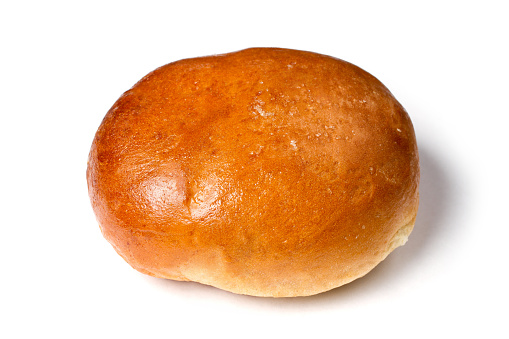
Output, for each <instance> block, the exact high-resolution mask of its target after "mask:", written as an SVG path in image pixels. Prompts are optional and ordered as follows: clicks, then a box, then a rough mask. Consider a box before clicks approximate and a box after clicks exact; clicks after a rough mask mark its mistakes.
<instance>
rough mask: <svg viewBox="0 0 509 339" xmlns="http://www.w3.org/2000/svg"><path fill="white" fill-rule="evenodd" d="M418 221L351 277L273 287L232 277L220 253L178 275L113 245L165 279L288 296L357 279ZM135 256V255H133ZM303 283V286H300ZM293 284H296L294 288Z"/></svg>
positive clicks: (398, 243)
mask: <svg viewBox="0 0 509 339" xmlns="http://www.w3.org/2000/svg"><path fill="white" fill-rule="evenodd" d="M414 224H415V217H414V218H413V219H412V220H411V221H410V222H407V223H405V224H404V225H403V226H402V227H401V228H400V229H399V230H398V231H397V232H396V233H395V234H394V236H393V237H392V238H391V240H390V241H389V243H388V247H387V250H386V251H384V252H383V255H382V256H381V257H380V259H379V260H378V261H377V262H376V263H374V264H372V265H369V266H365V265H364V266H363V268H361V269H359V270H357V271H352V272H351V274H350V275H349V276H348V277H340V278H336V279H333V280H332V279H327V280H325V281H324V280H322V281H316V280H315V279H314V278H315V277H309V280H315V282H316V284H313V283H310V284H307V286H306V287H303V286H302V285H301V284H296V285H294V284H291V283H290V284H285V286H284V287H283V286H273V288H259V287H257V286H254V284H251V283H250V282H246V281H239V280H238V279H235V277H229V276H228V274H226V272H227V270H226V267H225V264H224V261H222V255H221V253H216V254H215V255H213V257H214V258H213V257H211V256H210V255H208V256H207V257H208V258H207V259H206V261H208V262H209V263H210V262H215V265H214V266H215V267H213V268H212V267H208V268H205V269H200V268H199V267H191V266H188V267H181V268H180V272H181V274H179V275H178V276H176V275H174V274H168V273H166V272H164V269H163V270H151V269H147V268H145V267H143V266H140V265H137V264H136V263H135V262H133V260H128V258H127V257H126V256H125V255H123V254H122V253H121V251H119V250H118V249H117V248H116V246H113V247H114V249H115V250H116V251H117V252H118V253H119V254H120V255H121V256H122V257H123V258H124V260H126V261H127V262H128V263H129V264H130V265H131V266H132V267H133V268H134V269H136V270H137V271H139V272H141V273H144V274H147V275H150V276H153V277H157V278H163V279H169V280H177V281H192V282H197V283H200V284H203V285H209V286H213V287H216V288H219V289H222V290H225V291H228V292H232V293H235V294H242V295H249V296H255V297H273V298H285V297H305V296H312V295H316V294H320V293H323V292H327V291H330V290H332V289H335V288H338V287H340V286H343V285H346V284H348V283H350V282H352V281H354V280H356V279H359V278H361V277H363V276H365V275H366V274H368V273H369V272H370V271H371V270H372V269H373V268H375V267H376V266H377V265H378V264H379V263H380V262H382V261H383V260H385V259H386V258H387V256H388V255H389V254H390V253H391V252H392V251H394V250H395V249H396V248H397V247H399V246H403V245H404V244H405V243H406V242H407V240H408V237H409V235H410V233H411V232H412V230H413V228H414ZM131 259H132V258H131ZM299 285H300V286H299ZM292 287H293V288H292Z"/></svg>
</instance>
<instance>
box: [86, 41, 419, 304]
mask: <svg viewBox="0 0 509 339" xmlns="http://www.w3.org/2000/svg"><path fill="white" fill-rule="evenodd" d="M87 180H88V186H89V193H90V198H91V201H92V205H93V208H94V211H95V213H96V216H97V219H98V222H99V224H100V227H101V230H102V232H103V234H104V236H105V238H106V239H107V240H108V241H109V242H110V243H111V244H112V245H113V246H114V248H115V249H116V250H117V252H118V253H119V254H120V255H121V256H122V257H123V258H124V259H125V260H126V261H127V262H128V263H129V264H131V265H132V266H133V267H134V268H136V269H137V270H139V271H141V272H143V273H147V274H150V275H153V276H157V277H164V278H169V279H176V280H192V281H197V282H201V283H204V284H209V285H213V286H216V287H219V288H222V289H225V290H229V291H232V292H235V293H242V294H250V295H259V296H277V297H284V296H297V295H311V294H316V293H320V292H323V291H326V290H329V289H332V288H334V287H337V286H340V285H342V284H344V283H347V282H349V281H351V280H353V279H355V278H358V277H360V276H362V275H364V274H366V273H367V272H368V271H369V270H371V269H372V268H373V267H374V266H376V265H377V264H378V263H379V262H380V261H381V260H383V259H384V258H385V257H386V256H387V255H388V253H389V252H390V251H392V249H394V247H396V246H399V245H401V244H402V242H404V240H405V239H406V236H408V234H409V233H410V231H411V229H412V227H413V222H414V220H415V215H416V213H417V205H418V185H419V160H418V153H417V145H416V141H415V135H414V131H413V127H412V124H411V122H410V119H409V117H408V115H407V113H406V112H405V110H404V109H403V107H402V106H401V105H400V104H399V103H398V102H397V101H396V100H395V98H394V97H393V96H392V95H391V93H390V92H389V91H388V90H387V88H385V87H384V86H383V85H382V84H381V83H380V82H379V81H378V80H377V79H375V78H374V77H373V76H371V75H370V74H368V73H366V72H365V71H363V70H361V69H360V68H358V67H356V66H354V65H352V64H349V63H347V62H344V61H341V60H338V59H335V58H332V57H328V56H324V55H319V54H315V53H310V52H303V51H295V50H287V49H274V48H255V49H247V50H243V51H239V52H235V53H230V54H225V55H218V56H210V57H203V58H195V59H187V60H181V61H178V62H174V63H171V64H168V65H166V66H163V67H161V68H159V69H157V70H155V71H154V72H152V73H150V74H149V75H147V76H146V77H144V78H143V79H142V80H141V81H139V82H138V83H137V84H136V85H135V86H134V87H133V88H132V89H130V90H129V91H127V92H126V93H124V94H123V95H122V96H121V97H120V99H119V100H118V101H117V102H116V103H115V105H114V106H113V107H112V108H111V109H110V111H109V112H108V113H107V115H106V117H105V118H104V120H103V122H102V124H101V126H100V127H99V130H98V131H97V134H96V137H95V139H94V142H93V145H92V149H91V152H90V157H89V163H88V170H87ZM400 229H402V231H399V230H400ZM398 231H399V233H398Z"/></svg>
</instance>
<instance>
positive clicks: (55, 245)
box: [0, 0, 509, 338]
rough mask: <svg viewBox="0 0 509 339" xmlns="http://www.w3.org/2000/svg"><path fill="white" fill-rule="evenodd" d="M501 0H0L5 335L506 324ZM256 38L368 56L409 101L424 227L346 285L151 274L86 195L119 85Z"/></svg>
mask: <svg viewBox="0 0 509 339" xmlns="http://www.w3.org/2000/svg"><path fill="white" fill-rule="evenodd" d="M503 3H504V1H499V2H496V1H475V2H474V1H426V2H415V1H372V2H366V1H345V2H341V1H329V2H325V1H317V0H313V1H276V0H272V1H263V0H260V1H236V2H233V1H232V2H225V1H208V2H205V1H204V2H193V1H178V2H172V1H164V2H163V1H160V2H153V1H139V2H133V1H88V2H77V1H17V2H14V1H12V2H2V5H0V35H1V41H0V48H1V50H2V52H0V58H1V63H0V70H1V73H0V86H1V87H0V95H1V102H0V112H1V120H0V128H1V132H0V138H1V139H0V147H1V158H0V159H1V166H0V171H1V172H0V173H1V176H0V178H1V198H2V201H1V204H0V206H1V219H0V223H1V232H0V237H1V238H0V241H1V244H0V260H1V266H0V269H1V279H0V310H1V312H2V314H1V317H0V322H1V325H0V337H2V338H40V337H43V338H76V337H86V338H92V337H93V338H108V337H109V338H120V337H122V338H155V337H191V338H193V337H196V338H199V337H204V336H211V337H213V338H215V337H217V338H219V337H221V338H233V337H241V338H243V337H248V338H250V337H253V338H272V337H274V338H275V337H276V336H277V337H280V338H290V337H292V338H295V337H297V338H300V337H311V338H320V337H324V336H328V337H338V338H340V337H344V338H368V337H369V338H372V337H384V338H385V337H389V336H390V337H392V338H421V337H422V338H428V337H433V338H452V337H460V336H462V335H470V336H471V337H474V336H475V337H483V338H507V337H508V336H509V331H508V329H507V326H508V325H506V324H504V322H506V321H507V318H508V312H507V305H508V303H509V298H508V291H507V290H508V284H509V281H508V278H507V276H506V271H507V268H508V260H507V259H509V257H508V251H507V248H508V243H507V241H508V240H507V239H508V236H509V230H508V229H509V222H508V219H507V217H506V214H507V209H508V208H509V206H508V205H509V204H508V203H509V198H508V195H507V194H508V191H509V185H508V179H507V178H508V175H507V169H508V167H507V165H508V161H507V159H508V155H509V152H508V151H507V146H508V145H509V138H508V134H509V133H508V130H507V129H508V122H509V121H508V120H509V119H508V114H509V109H508V107H509V106H508V103H507V102H508V99H509V85H508V84H509V82H508V79H509V68H508V60H509V53H508V51H507V46H508V42H509V35H508V33H509V25H508V10H507V8H505V7H504V4H503ZM247 47H286V48H294V49H303V50H309V51H314V52H318V53H322V54H328V55H332V56H335V57H338V58H341V59H344V60H347V61H349V62H352V63H354V64H356V65H358V66H360V67H362V68H364V69H365V70H367V71H368V72H370V73H372V74H373V75H375V76H376V77H378V78H379V79H380V80H381V81H382V82H383V83H384V84H385V85H386V86H387V87H388V88H389V89H390V90H391V91H392V92H393V94H394V95H395V96H396V98H397V99H398V100H399V101H400V102H401V103H402V104H403V106H405V108H406V109H407V111H408V112H409V114H410V116H411V118H412V120H413V123H414V127H415V130H416V134H417V138H418V143H419V148H420V155H421V166H422V168H421V171H422V178H421V205H420V211H419V215H418V219H417V224H416V227H415V230H414V232H413V233H412V235H411V237H410V240H409V242H408V243H407V244H406V245H405V246H404V247H402V248H399V249H397V250H396V251H395V252H394V253H393V254H391V255H390V256H389V258H388V259H387V260H386V261H384V262H383V263H382V264H380V265H379V266H378V267H377V268H375V269H374V270H373V271H372V272H371V273H370V274H368V275H367V276H366V277H364V278H362V279H360V280H357V281H355V282H353V283H351V284H349V285H346V286H344V287H341V288H338V289H336V290H333V291H331V292H327V293H323V294H320V295H317V296H314V297H307V298H294V299H266V298H255V297H247V296H240V295H234V294H232V293H228V292H224V291H221V290H217V289H215V288H212V287H207V286H202V285H199V284H196V283H184V282H173V281H166V280H161V279H155V278H152V277H148V276H144V275H142V274H140V273H138V272H137V271H135V270H133V269H132V268H131V267H130V266H129V265H127V264H126V263H125V262H124V261H123V260H122V259H121V258H120V257H119V256H118V255H117V254H116V253H115V252H114V250H113V249H112V248H111V246H110V245H109V244H108V243H107V242H106V241H105V240H104V239H103V238H102V236H101V233H100V231H99V228H98V226H97V223H96V221H95V217H94V214H93V212H92V209H91V207H90V203H89V200H88V194H87V185H86V178H85V171H86V163H87V156H88V151H89V148H90V145H91V143H92V139H93V137H94V133H95V131H96V129H97V127H98V126H99V124H100V122H101V120H102V118H103V116H104V114H105V113H106V112H107V110H108V109H109V108H110V107H111V105H113V103H114V102H115V101H116V99H117V98H118V97H119V96H120V95H121V94H122V93H123V92H124V91H126V90H127V89H129V87H131V86H132V85H133V84H134V83H135V82H136V81H137V80H139V79H140V78H141V77H142V76H144V75H145V74H146V73H148V72H150V71H152V70H153V69H154V68H156V67H159V66H161V65H163V64H166V63H169V62H172V61H176V60H179V59H182V58H189V57H196V56H203V55H210V54H219V53H225V52H231V51H235V50H239V49H243V48H247ZM470 336H469V337H470Z"/></svg>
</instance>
